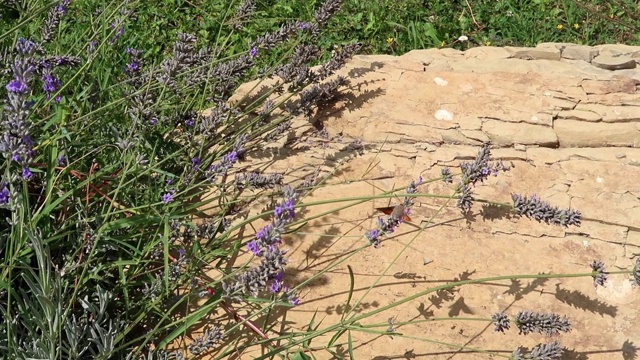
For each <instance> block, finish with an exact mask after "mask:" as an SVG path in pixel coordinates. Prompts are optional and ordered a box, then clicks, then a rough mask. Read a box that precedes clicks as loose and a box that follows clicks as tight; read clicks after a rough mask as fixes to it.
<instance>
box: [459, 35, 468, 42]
mask: <svg viewBox="0 0 640 360" xmlns="http://www.w3.org/2000/svg"><path fill="white" fill-rule="evenodd" d="M467 40H469V38H468V37H467V36H466V35H460V37H459V38H458V41H467Z"/></svg>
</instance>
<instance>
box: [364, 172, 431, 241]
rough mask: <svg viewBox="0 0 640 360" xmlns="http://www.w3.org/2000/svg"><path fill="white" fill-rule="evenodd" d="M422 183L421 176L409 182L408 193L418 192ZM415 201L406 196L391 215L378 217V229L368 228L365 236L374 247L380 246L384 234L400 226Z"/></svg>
mask: <svg viewBox="0 0 640 360" xmlns="http://www.w3.org/2000/svg"><path fill="white" fill-rule="evenodd" d="M420 184H422V177H419V178H418V181H411V184H409V186H408V187H407V190H406V191H407V194H415V193H417V192H418V185H420ZM413 203H414V200H413V197H405V198H404V200H403V202H402V204H400V205H398V206H396V207H395V209H394V210H393V212H392V213H391V215H389V216H387V217H386V218H385V219H383V218H381V217H378V227H377V228H376V229H372V230H367V232H365V234H364V237H365V238H366V239H367V240H369V243H370V244H371V245H373V247H374V248H378V247H379V246H380V238H381V237H382V236H383V235H386V234H391V233H393V231H394V230H395V228H397V227H398V226H400V224H401V223H402V221H403V216H404V215H405V214H407V215H409V213H410V211H411V206H413Z"/></svg>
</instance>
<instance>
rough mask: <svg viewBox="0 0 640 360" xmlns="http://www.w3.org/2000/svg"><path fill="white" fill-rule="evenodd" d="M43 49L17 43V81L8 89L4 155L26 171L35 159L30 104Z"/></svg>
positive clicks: (0, 139)
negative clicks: (32, 81)
mask: <svg viewBox="0 0 640 360" xmlns="http://www.w3.org/2000/svg"><path fill="white" fill-rule="evenodd" d="M39 50H40V48H39V46H38V45H36V44H35V43H33V42H32V41H29V40H26V39H23V38H20V39H18V41H17V43H16V51H17V54H16V56H15V59H14V62H13V65H12V66H11V68H12V70H13V80H11V81H10V82H9V84H8V85H7V97H8V99H7V105H6V107H5V114H6V118H5V120H4V121H3V122H2V128H3V129H2V130H3V131H2V136H1V137H0V153H2V154H3V155H4V157H5V158H6V159H12V160H13V161H16V162H18V163H20V165H21V166H22V167H25V166H27V165H28V164H29V162H30V161H31V157H32V155H33V150H32V148H33V141H32V139H31V123H30V122H29V120H28V117H29V113H30V109H31V107H32V105H33V103H32V102H31V101H29V100H28V94H29V93H30V90H29V81H30V80H31V78H32V77H33V74H34V73H35V71H36V61H35V59H34V55H35V54H36V52H37V51H39Z"/></svg>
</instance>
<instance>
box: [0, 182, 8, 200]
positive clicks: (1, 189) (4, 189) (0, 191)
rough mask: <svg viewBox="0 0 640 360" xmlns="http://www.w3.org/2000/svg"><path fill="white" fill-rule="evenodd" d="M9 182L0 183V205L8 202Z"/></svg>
mask: <svg viewBox="0 0 640 360" xmlns="http://www.w3.org/2000/svg"><path fill="white" fill-rule="evenodd" d="M8 186H9V184H8V183H7V182H2V183H1V185H0V206H3V205H8V204H9V194H10V193H9V187H8Z"/></svg>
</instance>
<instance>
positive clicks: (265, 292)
mask: <svg viewBox="0 0 640 360" xmlns="http://www.w3.org/2000/svg"><path fill="white" fill-rule="evenodd" d="M223 4H224V6H221V7H220V10H221V11H220V12H219V13H217V14H216V15H209V16H210V17H212V18H214V20H215V22H216V23H217V25H216V27H215V30H216V31H215V32H211V33H209V34H208V36H207V37H206V38H198V37H197V36H195V35H193V34H190V33H187V32H182V31H177V32H176V36H175V38H174V42H173V43H172V44H162V48H163V49H165V50H163V51H158V47H157V45H158V44H155V43H153V37H152V36H150V33H145V32H144V28H145V24H140V23H138V21H139V18H138V11H141V12H142V13H143V14H145V16H147V15H149V11H150V10H149V9H148V6H153V5H151V4H147V3H145V2H137V1H128V0H127V1H124V2H92V1H82V0H78V1H69V0H59V1H55V2H53V3H51V2H42V1H24V2H22V1H8V2H4V3H3V7H2V21H3V23H2V28H1V30H2V31H0V36H1V38H0V40H1V46H2V51H1V54H2V63H1V64H2V73H1V75H0V76H1V80H2V83H3V84H4V86H3V87H2V91H1V92H0V97H2V99H3V108H2V115H1V117H0V119H1V121H0V122H1V128H0V131H1V135H0V152H1V153H2V155H3V158H2V159H3V162H2V170H1V172H0V207H1V210H0V258H1V259H2V266H1V275H0V311H1V312H2V317H1V318H0V354H1V356H0V357H2V358H5V359H120V358H121V359H158V358H160V359H167V358H172V359H182V358H186V357H193V356H196V355H201V354H203V353H206V352H207V351H208V350H210V349H211V348H213V347H216V346H220V344H221V341H222V339H223V338H225V337H227V336H229V335H231V334H233V332H234V331H237V330H238V328H239V327H240V326H242V324H241V323H240V322H235V321H233V324H232V326H231V327H229V326H227V325H225V324H220V326H216V327H211V328H210V329H207V331H206V332H205V337H204V338H199V339H197V340H196V341H195V342H193V343H192V344H190V345H189V347H188V348H187V347H184V348H182V349H177V350H172V351H165V350H164V348H165V347H166V345H167V344H169V343H171V342H172V341H173V340H174V339H175V338H177V337H179V336H181V335H183V334H185V333H186V332H187V331H188V330H189V329H190V326H191V325H193V324H194V323H195V322H196V321H197V320H199V319H200V318H202V317H203V316H204V315H205V314H207V313H209V312H212V311H214V310H217V309H222V307H224V309H225V310H226V311H229V312H230V313H231V314H233V313H234V310H233V303H234V302H239V301H247V299H249V298H255V297H267V298H271V299H273V300H275V301H277V305H278V306H295V305H296V304H297V301H298V300H297V298H296V295H295V292H293V291H292V290H291V289H290V288H289V287H288V285H289V284H284V283H283V278H282V274H283V269H284V266H285V264H286V250H283V249H281V248H280V247H279V246H278V245H279V244H280V234H281V233H282V232H284V228H285V226H286V225H287V224H288V223H289V222H290V221H291V220H292V219H293V218H294V217H295V215H296V213H295V207H296V202H297V200H298V197H299V196H298V193H299V191H298V189H296V188H294V187H291V186H285V185H286V184H283V178H282V175H281V174H277V173H269V172H268V169H266V171H264V172H262V173H258V172H249V171H244V170H239V168H238V164H239V163H241V162H242V161H243V160H244V159H245V157H246V156H247V154H248V153H250V152H251V151H254V150H259V149H260V148H262V147H264V146H265V145H266V144H268V143H270V142H273V141H275V140H277V139H278V138H281V137H284V136H287V134H288V131H289V128H290V125H291V120H292V119H293V118H294V117H296V116H299V115H307V116H311V115H312V114H313V113H314V109H315V108H316V107H317V106H318V104H321V103H323V102H326V101H328V100H330V99H331V98H332V97H334V96H335V95H336V94H337V93H338V92H339V91H340V90H341V89H343V88H344V85H346V84H347V83H348V81H347V80H346V79H345V78H343V77H336V76H333V77H332V75H333V74H334V73H335V71H336V70H337V69H339V68H340V67H341V66H343V65H344V63H345V61H347V60H348V59H349V58H350V57H351V56H352V55H353V54H354V53H356V52H357V51H358V49H359V45H358V44H357V43H353V44H350V45H347V46H345V47H343V48H342V49H341V50H340V51H338V52H335V53H334V54H333V56H332V57H330V58H329V59H327V60H326V61H324V62H322V63H321V64H320V66H319V67H317V68H315V70H312V69H311V66H312V65H316V64H318V62H319V60H320V58H321V55H323V52H322V51H321V49H320V48H319V47H318V46H317V45H315V42H317V40H318V37H319V36H320V34H321V33H322V31H323V30H324V28H325V27H326V26H327V25H328V23H329V21H330V19H331V17H332V16H333V15H334V14H335V13H336V12H337V11H338V10H339V8H340V1H339V0H329V1H326V2H324V3H322V4H319V6H318V7H317V8H316V10H315V11H314V12H313V14H311V16H309V17H308V18H306V19H303V20H289V21H286V22H283V23H282V24H280V25H279V26H275V27H272V28H271V30H270V31H269V32H267V33H264V34H261V35H259V36H255V37H252V38H244V39H243V38H242V36H244V34H243V26H244V24H246V23H247V22H249V21H250V20H251V17H252V15H253V14H252V13H253V11H254V10H255V6H254V4H253V2H252V1H249V0H245V1H242V2H223ZM185 6H188V5H185ZM136 31H138V32H137V33H136ZM238 34H240V35H238ZM234 39H235V40H234ZM238 39H240V40H241V41H239V40H238ZM273 54H278V55H279V57H278V58H277V61H274V60H273V59H274V57H273ZM255 78H259V79H267V78H274V80H273V81H275V85H273V84H272V86H271V87H269V88H264V89H261V90H262V91H261V94H260V96H257V97H244V98H242V99H240V100H238V101H234V102H231V101H229V100H230V98H231V96H232V95H233V94H234V91H235V90H236V89H237V88H238V86H239V85H240V84H242V83H244V82H246V81H248V80H252V79H255ZM274 94H275V95H279V97H278V98H279V99H281V100H280V101H279V102H274V101H272V100H271V99H270V96H271V95H274ZM206 109H208V111H204V110H206ZM272 193H273V194H274V195H276V196H277V197H279V198H282V199H283V200H282V201H281V203H280V204H279V205H277V206H275V208H273V210H271V214H272V216H273V222H272V224H271V225H269V226H268V227H265V228H263V229H262V230H261V231H260V232H259V233H258V234H257V238H256V240H255V241H253V242H252V243H251V244H250V248H251V250H252V251H253V253H254V254H255V256H256V257H258V258H259V259H261V262H260V263H259V265H257V266H256V267H250V266H249V265H247V264H245V265H244V266H242V267H239V268H236V267H233V266H232V265H233V264H232V263H227V262H228V259H229V256H230V254H232V253H234V252H235V251H237V249H238V247H239V243H238V241H237V240H235V238H234V237H232V236H231V234H232V233H233V231H234V230H235V229H237V228H238V227H240V226H242V225H246V223H247V222H250V221H252V220H254V219H255V218H254V219H249V220H246V221H245V222H244V223H240V224H233V223H232V215H233V214H234V213H235V212H237V211H238V209H241V208H242V206H241V205H240V200H243V201H244V202H245V203H246V202H249V201H251V199H254V198H257V197H259V196H267V195H269V194H272ZM201 209H207V216H205V219H204V220H201V221H195V220H194V215H195V214H200V216H199V217H200V218H202V216H201V215H202V214H201ZM209 264H217V265H215V267H216V268H217V269H218V270H219V274H220V276H219V277H218V278H216V279H209V278H205V277H204V270H205V268H206V267H209V266H210V265H209ZM227 265H228V266H227ZM202 298H208V299H209V300H208V301H207V302H206V304H203V305H201V306H199V307H197V311H194V312H189V311H185V310H184V309H193V308H194V304H196V303H197V302H198V301H199V300H200V299H202ZM234 326H235V327H234ZM247 326H248V325H247Z"/></svg>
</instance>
